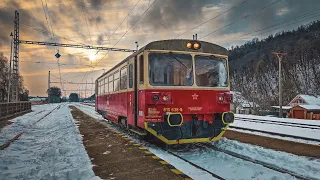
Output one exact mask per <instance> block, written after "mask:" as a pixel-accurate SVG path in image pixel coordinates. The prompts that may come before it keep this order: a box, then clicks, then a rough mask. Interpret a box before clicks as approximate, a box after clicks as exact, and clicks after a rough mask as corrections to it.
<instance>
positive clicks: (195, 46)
mask: <svg viewBox="0 0 320 180" xmlns="http://www.w3.org/2000/svg"><path fill="white" fill-rule="evenodd" d="M187 48H189V49H193V50H198V49H200V48H201V44H200V43H199V42H198V41H190V42H188V43H187Z"/></svg>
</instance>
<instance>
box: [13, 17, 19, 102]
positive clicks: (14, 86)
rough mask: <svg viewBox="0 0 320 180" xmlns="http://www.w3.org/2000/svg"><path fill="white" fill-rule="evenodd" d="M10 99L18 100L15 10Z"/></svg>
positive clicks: (17, 49) (17, 28) (17, 27)
mask: <svg viewBox="0 0 320 180" xmlns="http://www.w3.org/2000/svg"><path fill="white" fill-rule="evenodd" d="M12 74H13V78H12V83H11V84H12V100H13V101H16V102H17V101H19V13H18V11H15V16H14V33H13V58H12Z"/></svg>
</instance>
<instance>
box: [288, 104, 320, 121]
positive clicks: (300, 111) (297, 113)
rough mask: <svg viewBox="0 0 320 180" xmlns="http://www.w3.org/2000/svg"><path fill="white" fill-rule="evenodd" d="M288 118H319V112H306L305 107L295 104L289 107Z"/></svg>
mask: <svg viewBox="0 0 320 180" xmlns="http://www.w3.org/2000/svg"><path fill="white" fill-rule="evenodd" d="M289 118H296V119H311V120H320V113H319V112H308V110H307V109H304V108H302V107H300V106H296V107H293V108H291V110H290V113H289Z"/></svg>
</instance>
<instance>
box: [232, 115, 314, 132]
mask: <svg viewBox="0 0 320 180" xmlns="http://www.w3.org/2000/svg"><path fill="white" fill-rule="evenodd" d="M235 120H240V121H250V122H256V123H266V124H279V125H284V126H292V127H301V128H308V129H320V125H317V124H305V123H295V122H284V121H274V120H267V119H254V118H241V117H236V118H235ZM307 126H310V127H307ZM313 127H314V128H313Z"/></svg>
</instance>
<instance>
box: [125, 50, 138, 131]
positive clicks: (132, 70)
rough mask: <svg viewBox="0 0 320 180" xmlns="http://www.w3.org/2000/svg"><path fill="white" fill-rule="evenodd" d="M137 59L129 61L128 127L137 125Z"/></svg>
mask: <svg viewBox="0 0 320 180" xmlns="http://www.w3.org/2000/svg"><path fill="white" fill-rule="evenodd" d="M136 58H137V57H136V56H135V57H133V58H131V59H129V64H128V93H127V95H128V105H127V107H128V108H127V110H128V117H127V119H128V125H130V126H136V125H137V96H136V92H137V85H136V84H137V82H136V72H137V63H136V62H137V59H136Z"/></svg>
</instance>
